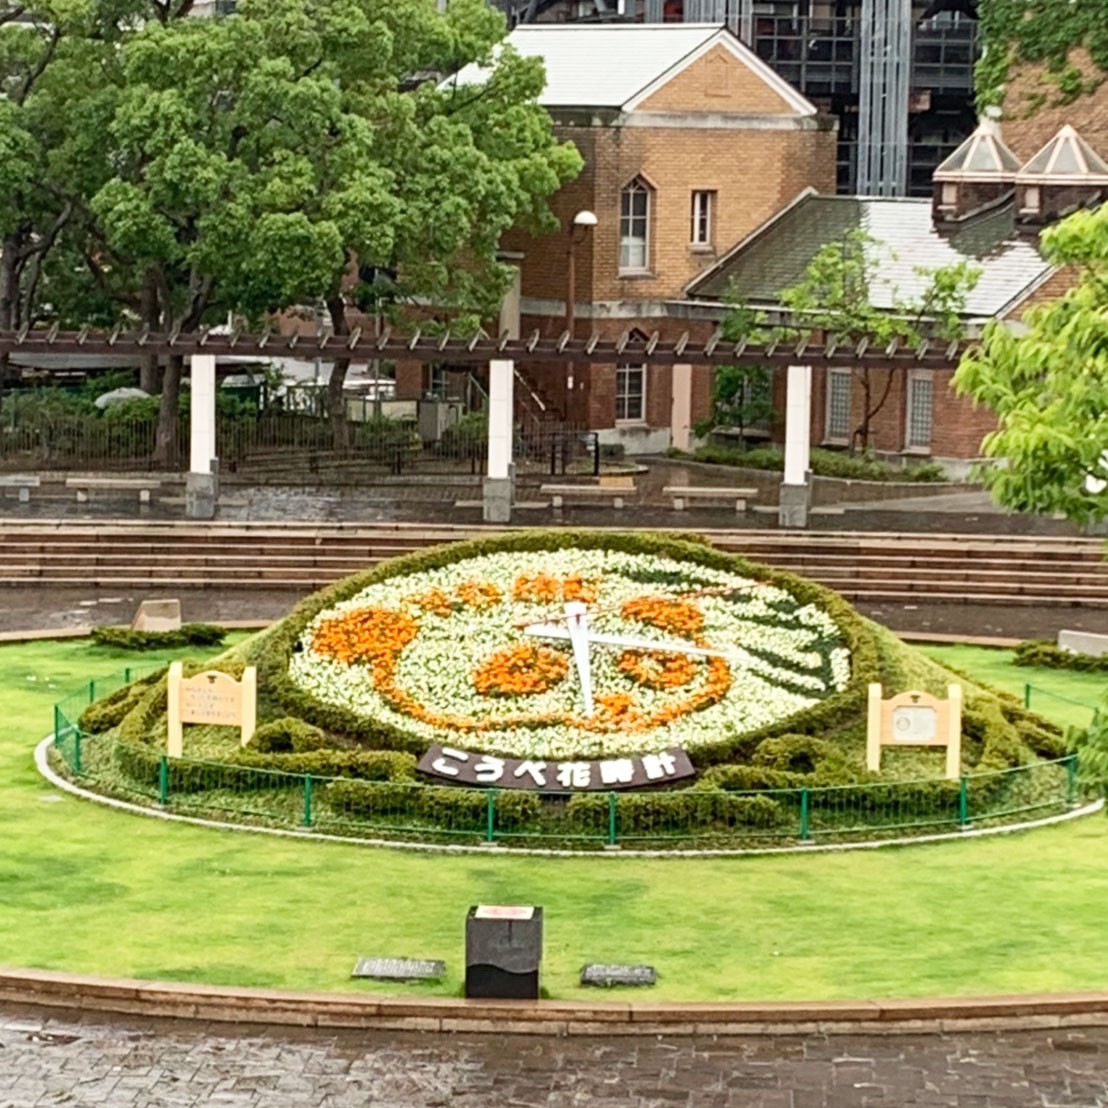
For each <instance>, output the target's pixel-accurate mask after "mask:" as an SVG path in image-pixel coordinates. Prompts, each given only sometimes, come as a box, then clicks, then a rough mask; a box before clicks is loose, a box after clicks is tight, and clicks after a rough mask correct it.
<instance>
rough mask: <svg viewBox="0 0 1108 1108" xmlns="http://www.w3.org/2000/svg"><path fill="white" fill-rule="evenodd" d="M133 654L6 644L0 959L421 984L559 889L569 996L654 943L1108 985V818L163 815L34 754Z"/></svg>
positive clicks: (793, 969) (934, 981) (812, 982)
mask: <svg viewBox="0 0 1108 1108" xmlns="http://www.w3.org/2000/svg"><path fill="white" fill-rule="evenodd" d="M167 656H168V655H167ZM142 660H143V661H144V662H145V661H148V660H152V659H149V658H147V657H146V656H143V659H142ZM133 661H134V657H133V656H124V655H122V654H117V653H112V652H110V651H105V650H100V649H97V648H94V647H92V646H90V645H88V644H87V643H85V642H83V641H68V642H59V643H50V644H41V643H40V644H26V645H21V644H16V645H8V646H2V647H0V712H2V714H3V718H4V719H6V720H7V726H6V727H5V728H4V729H3V731H2V732H0V836H2V841H3V844H4V848H3V851H2V852H0V964H5V965H8V966H21V965H22V966H36V967H46V968H54V969H68V970H74V971H80V972H96V973H102V974H110V975H125V976H139V977H150V978H163V979H164V978H169V979H176V980H187V981H208V982H213V983H220V984H238V985H272V986H285V987H292V988H303V989H355V990H358V991H370V990H373V989H374V988H379V989H380V991H383V992H388V991H396V988H397V987H396V986H392V987H389V986H374V985H372V984H368V983H364V982H352V981H351V980H350V979H349V977H348V974H349V971H350V969H351V967H352V966H353V963H354V960H355V958H356V957H357V956H358V955H360V954H385V955H403V954H407V955H413V956H420V957H442V958H445V959H446V962H447V969H448V977H447V979H446V981H445V982H444V983H443V984H442V985H441V986H437V987H434V988H432V987H430V986H411V987H408V991H409V992H410V993H418V992H446V993H457V992H458V991H459V990H460V988H461V980H462V974H463V971H464V966H463V953H464V951H463V920H464V917H465V913H466V910H467V908H468V907H469V905H471V904H474V903H479V902H489V901H492V902H509V903H511V902H524V903H532V902H533V903H537V904H542V905H543V906H544V907H545V909H546V961H545V963H544V974H543V977H544V984H545V986H546V988H547V989H548V990H549V992H550V994H551V995H552V996H556V997H573V996H581V995H583V994H584V992H585V991H584V990H581V989H580V988H579V986H578V985H577V983H576V979H577V973H578V971H579V969H580V966H581V965H582V963H584V962H586V961H646V962H650V963H652V964H654V965H656V966H657V968H658V970H659V974H660V979H659V984H658V986H657V987H656V988H655V989H654V990H652V991H651V992H650V993H649V997H650V998H651V999H663V998H682V999H703V1000H724V999H751V1000H754V999H766V1000H769V999H788V998H834V997H851V996H890V995H922V994H929V993H930V994H935V993H947V994H949V993H981V992H1021V991H1030V990H1073V989H1094V988H1105V987H1108V930H1106V929H1105V928H1104V926H1103V916H1104V894H1103V888H1104V876H1103V871H1104V859H1105V858H1106V857H1108V820H1105V819H1103V818H1093V819H1088V820H1083V821H1079V822H1077V823H1075V824H1072V825H1067V826H1063V827H1057V828H1051V829H1045V830H1041V831H1036V832H1033V833H1028V834H1022V835H1014V836H1011V837H1005V838H997V839H986V840H982V841H973V840H970V841H965V842H958V843H951V844H939V845H934V846H915V847H910V848H905V849H885V850H879V851H865V852H857V853H851V854H843V855H809V856H807V857H796V856H787V857H760V858H738V859H720V860H686V859H669V860H647V859H633V858H622V859H621V858H613V857H600V858H580V859H549V860H541V859H534V858H510V857H509V858H504V857H491V856H490V857H481V856H477V857H474V856H469V855H466V856H449V855H423V854H414V853H406V852H402V851H394V850H380V849H373V848H367V847H357V846H346V845H341V844H327V843H310V842H298V841H288V840H282V839H277V838H272V837H269V836H264V835H256V834H246V833H231V832H218V831H209V830H203V829H200V828H194V827H189V826H186V825H180V824H164V823H161V822H158V821H155V820H152V819H149V818H145V817H141V816H131V815H127V814H123V813H118V812H113V811H110V810H108V809H105V808H102V807H100V806H98V805H95V804H91V803H86V802H83V801H78V800H75V799H72V798H70V797H68V796H62V795H59V794H57V793H56V792H54V790H52V789H51V788H50V787H49V786H47V785H46V784H45V783H43V782H42V781H41V780H40V778H39V777H38V775H37V774H36V772H35V770H34V767H33V764H32V748H33V746H34V745H35V743H36V742H37V741H38V740H39V739H40V738H41V737H42V736H43V735H44V734H45V733H46V732H47V730H48V729H49V726H50V708H51V705H52V703H53V702H54V700H55V699H57V697H58V696H59V694H60V693H62V692H64V691H68V690H69V689H70V688H71V687H72V686H74V685H76V684H78V683H79V682H81V681H83V680H87V678H88V677H90V676H100V675H106V674H109V673H112V672H114V671H116V670H119V669H121V668H122V667H123V666H124V665H126V664H128V663H130V662H133ZM958 664H959V665H963V666H965V667H966V668H970V662H969V660H968V659H965V658H963V659H962V660H961V661H960V662H958ZM979 672H980V671H979V670H978V669H976V668H974V673H975V674H978V673H979ZM1087 695H1088V694H1087V693H1086V694H1085V697H1083V698H1087ZM590 995H591V994H590ZM603 995H606V996H612V995H618V996H624V997H626V996H629V995H637V996H640V997H643V994H642V993H638V994H636V993H634V992H633V991H631V990H616V991H615V992H614V993H612V994H603ZM644 998H645V997H644Z"/></svg>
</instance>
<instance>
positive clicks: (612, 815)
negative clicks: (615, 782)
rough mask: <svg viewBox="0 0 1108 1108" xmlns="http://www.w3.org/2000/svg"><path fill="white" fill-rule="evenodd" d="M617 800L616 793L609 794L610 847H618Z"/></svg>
mask: <svg viewBox="0 0 1108 1108" xmlns="http://www.w3.org/2000/svg"><path fill="white" fill-rule="evenodd" d="M617 804H618V802H617V800H616V794H615V793H614V792H610V793H608V845H609V846H615V845H616V812H617Z"/></svg>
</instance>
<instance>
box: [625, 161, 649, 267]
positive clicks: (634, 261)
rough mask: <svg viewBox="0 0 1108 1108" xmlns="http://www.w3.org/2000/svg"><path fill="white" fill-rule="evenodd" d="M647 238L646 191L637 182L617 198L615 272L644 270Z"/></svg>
mask: <svg viewBox="0 0 1108 1108" xmlns="http://www.w3.org/2000/svg"><path fill="white" fill-rule="evenodd" d="M649 234H650V189H649V188H647V186H646V185H645V184H644V183H643V182H642V181H640V180H638V179H637V178H636V179H635V180H634V181H632V182H631V183H630V184H629V185H628V186H627V187H626V188H625V189H624V190H623V192H622V193H621V194H620V206H619V268H620V269H621V270H638V271H642V270H645V269H646V268H647V259H648V246H649Z"/></svg>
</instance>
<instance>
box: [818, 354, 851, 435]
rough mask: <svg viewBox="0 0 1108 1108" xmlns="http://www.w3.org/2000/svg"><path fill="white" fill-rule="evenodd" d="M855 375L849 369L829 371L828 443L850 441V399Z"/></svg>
mask: <svg viewBox="0 0 1108 1108" xmlns="http://www.w3.org/2000/svg"><path fill="white" fill-rule="evenodd" d="M853 376H854V375H853V374H852V373H851V371H850V370H849V369H829V370H828V371H827V418H826V422H825V424H824V438H825V439H826V440H827V441H828V442H849V441H850V431H851V427H850V397H851V393H852V392H853Z"/></svg>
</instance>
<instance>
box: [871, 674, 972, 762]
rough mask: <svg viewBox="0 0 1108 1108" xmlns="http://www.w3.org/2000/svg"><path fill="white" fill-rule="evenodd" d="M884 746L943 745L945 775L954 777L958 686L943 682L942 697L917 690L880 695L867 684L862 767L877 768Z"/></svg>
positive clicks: (959, 735)
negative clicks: (887, 695)
mask: <svg viewBox="0 0 1108 1108" xmlns="http://www.w3.org/2000/svg"><path fill="white" fill-rule="evenodd" d="M886 746H943V747H946V776H947V777H948V778H949V779H950V780H954V779H956V778H957V777H958V775H959V774H960V773H961V765H962V687H961V685H949V686H947V698H946V700H940V699H939V698H938V697H936V696H931V695H930V694H929V693H925V692H920V691H911V692H903V693H900V694H899V695H898V696H893V697H889V699H887V700H886V699H883V697H882V692H881V686H880V685H879V684H877V683H876V682H874V683H873V684H871V685H870V686H869V703H868V711H867V722H866V768H867V769H868V770H870V771H872V772H874V773H877V772H878V771H879V770H880V769H881V750H882V748H883V747H886Z"/></svg>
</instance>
